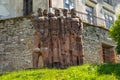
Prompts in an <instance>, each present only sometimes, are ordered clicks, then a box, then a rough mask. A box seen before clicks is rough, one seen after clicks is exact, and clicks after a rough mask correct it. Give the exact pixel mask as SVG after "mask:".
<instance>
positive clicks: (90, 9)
mask: <svg viewBox="0 0 120 80" xmlns="http://www.w3.org/2000/svg"><path fill="white" fill-rule="evenodd" d="M86 13H87V20H88V22H89V23H91V24H93V22H94V19H93V7H90V6H86Z"/></svg>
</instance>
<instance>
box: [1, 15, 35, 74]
mask: <svg viewBox="0 0 120 80" xmlns="http://www.w3.org/2000/svg"><path fill="white" fill-rule="evenodd" d="M32 46H33V26H32V23H31V21H30V19H29V18H22V17H19V18H14V19H8V20H0V73H1V72H6V71H13V70H18V69H19V70H20V69H25V68H31V67H32V62H31V61H32V60H31V59H32V56H31V52H32Z"/></svg>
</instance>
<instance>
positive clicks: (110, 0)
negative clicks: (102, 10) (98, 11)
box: [104, 0, 112, 5]
mask: <svg viewBox="0 0 120 80" xmlns="http://www.w3.org/2000/svg"><path fill="white" fill-rule="evenodd" d="M104 2H106V3H108V4H110V5H111V4H112V0H104Z"/></svg>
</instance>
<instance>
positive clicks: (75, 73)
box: [0, 64, 120, 80]
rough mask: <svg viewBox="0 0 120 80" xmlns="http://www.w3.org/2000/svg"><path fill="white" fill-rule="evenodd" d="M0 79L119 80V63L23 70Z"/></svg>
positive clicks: (2, 76) (4, 75)
mask: <svg viewBox="0 0 120 80" xmlns="http://www.w3.org/2000/svg"><path fill="white" fill-rule="evenodd" d="M0 80H120V64H103V65H95V64H85V65H81V66H75V67H70V68H68V69H62V70H61V69H37V70H25V71H18V72H12V73H7V74H3V75H1V76H0Z"/></svg>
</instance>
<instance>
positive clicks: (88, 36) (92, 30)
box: [83, 23, 115, 63]
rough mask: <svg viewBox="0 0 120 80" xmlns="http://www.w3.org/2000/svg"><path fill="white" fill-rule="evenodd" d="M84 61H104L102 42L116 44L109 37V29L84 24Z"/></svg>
mask: <svg viewBox="0 0 120 80" xmlns="http://www.w3.org/2000/svg"><path fill="white" fill-rule="evenodd" d="M83 26H84V27H83V46H84V63H102V62H103V61H102V59H101V57H102V55H101V54H100V53H101V48H102V44H106V45H109V46H111V47H112V46H113V47H114V46H115V43H114V41H112V40H111V38H109V37H108V30H106V29H104V28H101V27H98V26H95V25H90V24H86V23H84V25H83Z"/></svg>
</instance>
